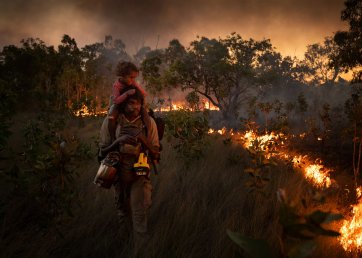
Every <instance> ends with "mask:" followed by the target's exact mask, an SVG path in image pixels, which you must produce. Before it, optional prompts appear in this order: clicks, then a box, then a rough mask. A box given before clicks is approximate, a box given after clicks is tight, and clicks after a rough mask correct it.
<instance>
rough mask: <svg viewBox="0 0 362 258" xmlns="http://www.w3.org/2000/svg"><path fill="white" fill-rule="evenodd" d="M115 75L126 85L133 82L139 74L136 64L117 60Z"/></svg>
mask: <svg viewBox="0 0 362 258" xmlns="http://www.w3.org/2000/svg"><path fill="white" fill-rule="evenodd" d="M116 74H117V76H119V77H120V81H121V82H122V83H124V84H125V85H126V86H130V85H132V84H135V80H136V78H137V76H138V74H139V70H138V68H137V66H135V65H134V64H133V63H131V62H119V63H118V65H117V73H116Z"/></svg>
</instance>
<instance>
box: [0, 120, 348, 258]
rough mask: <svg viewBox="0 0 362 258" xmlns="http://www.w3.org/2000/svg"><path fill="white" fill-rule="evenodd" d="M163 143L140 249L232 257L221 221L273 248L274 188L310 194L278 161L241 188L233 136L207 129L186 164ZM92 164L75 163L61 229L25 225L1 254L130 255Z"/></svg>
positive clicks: (324, 249) (242, 162) (334, 249)
mask: <svg viewBox="0 0 362 258" xmlns="http://www.w3.org/2000/svg"><path fill="white" fill-rule="evenodd" d="M99 124H100V121H99V120H94V121H93V122H89V121H87V123H86V126H85V127H83V128H81V129H79V132H78V133H79V135H82V138H84V139H90V137H92V136H94V135H96V134H97V132H98V128H99V126H98V125H99ZM163 145H164V150H163V152H162V160H161V165H160V168H159V172H160V173H159V175H158V176H154V177H153V179H152V181H153V185H154V193H153V206H152V209H151V213H150V239H149V241H148V242H147V244H146V246H145V247H144V249H143V252H142V254H141V257H193V258H194V257H235V256H236V253H237V252H239V251H241V250H240V249H239V248H238V247H237V246H236V245H235V244H234V243H233V242H232V241H231V240H230V239H229V238H228V237H227V235H226V229H231V230H233V231H238V232H241V233H243V234H245V235H247V236H251V237H255V238H264V239H267V240H268V242H269V244H270V246H271V247H273V249H274V250H275V252H276V253H277V254H280V250H281V244H280V235H281V228H280V226H279V224H278V202H277V198H276V191H277V189H278V188H284V189H285V190H286V192H287V193H289V195H290V197H291V199H297V200H300V198H301V197H302V196H303V197H306V198H307V199H308V198H311V197H309V196H310V195H311V194H310V191H311V188H310V186H309V185H308V184H307V183H306V182H305V181H304V180H303V178H302V176H301V175H300V174H298V173H296V172H293V171H292V170H291V169H289V168H288V167H287V166H285V165H282V164H281V166H278V167H277V168H273V171H271V173H272V181H271V183H270V185H269V186H268V189H266V193H267V197H264V196H262V195H260V194H255V193H248V189H247V188H246V187H245V180H246V179H247V177H248V175H246V174H245V173H243V170H244V169H245V168H246V167H248V166H250V164H249V162H250V161H249V158H248V154H247V153H246V152H245V151H243V150H242V148H241V147H240V146H239V144H238V143H233V144H231V145H225V144H223V142H222V140H221V137H220V136H212V137H210V143H209V145H208V146H206V152H205V156H204V158H202V159H200V160H198V161H195V162H193V165H192V166H191V167H190V168H188V169H186V168H185V166H184V164H183V162H182V160H181V159H179V158H177V155H176V153H175V151H174V150H173V148H172V146H171V145H170V144H169V143H167V142H164V143H163ZM236 155H240V159H239V160H237V162H234V163H230V160H229V158H230V157H235V156H236ZM97 167H98V164H97V162H96V161H95V160H93V161H89V162H87V163H86V164H84V166H83V167H82V169H81V176H80V178H79V181H78V184H77V186H78V187H79V189H78V190H79V198H80V200H81V202H80V206H79V207H75V210H74V215H75V216H74V218H73V219H71V220H69V222H68V223H66V224H65V225H64V226H62V227H61V228H60V231H61V233H62V235H63V237H61V236H60V235H59V234H58V233H57V232H56V230H55V229H50V230H49V232H48V233H46V234H41V233H40V232H36V231H34V230H33V229H32V228H31V227H27V228H26V230H23V231H20V232H19V233H16V232H11V234H9V235H8V236H7V237H6V238H5V240H6V241H3V243H2V246H1V250H2V251H1V256H2V257H132V256H133V254H132V245H131V243H130V241H126V242H121V240H120V239H121V232H119V230H118V222H117V216H116V210H115V208H114V205H113V191H112V190H109V191H108V190H102V189H99V188H97V187H96V186H95V185H93V183H92V180H93V177H94V175H95V172H96V170H97ZM331 207H332V206H330V207H328V205H327V206H326V207H324V208H326V209H330V208H331ZM314 208H315V207H314ZM29 223H31V221H29ZM318 241H319V248H318V250H317V251H316V254H315V257H326V256H329V257H342V256H343V255H345V254H344V253H343V252H342V250H341V248H340V247H339V245H338V244H337V243H336V240H335V239H334V240H332V241H330V240H328V241H327V240H325V239H320V240H318ZM344 257H346V256H344Z"/></svg>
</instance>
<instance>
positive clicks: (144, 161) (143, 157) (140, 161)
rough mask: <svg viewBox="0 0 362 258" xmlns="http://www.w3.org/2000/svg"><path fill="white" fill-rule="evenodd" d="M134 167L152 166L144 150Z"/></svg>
mask: <svg viewBox="0 0 362 258" xmlns="http://www.w3.org/2000/svg"><path fill="white" fill-rule="evenodd" d="M134 167H147V168H150V165H149V164H148V163H147V156H146V155H145V154H144V153H143V152H141V154H140V156H139V157H138V162H137V163H136V164H134Z"/></svg>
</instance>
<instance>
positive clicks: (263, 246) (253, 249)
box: [226, 229, 275, 258]
mask: <svg viewBox="0 0 362 258" xmlns="http://www.w3.org/2000/svg"><path fill="white" fill-rule="evenodd" d="M226 232H227V234H228V236H229V237H230V239H231V240H232V241H234V242H235V243H236V244H237V245H238V246H240V247H241V248H242V249H243V250H244V251H245V252H247V253H248V254H249V255H250V256H251V257H254V258H265V257H270V258H272V257H275V256H274V254H273V252H272V251H271V249H270V247H269V246H268V244H267V242H266V241H265V240H262V239H253V238H249V237H246V236H243V235H242V234H240V233H236V232H232V231H230V230H229V229H227V230H226Z"/></svg>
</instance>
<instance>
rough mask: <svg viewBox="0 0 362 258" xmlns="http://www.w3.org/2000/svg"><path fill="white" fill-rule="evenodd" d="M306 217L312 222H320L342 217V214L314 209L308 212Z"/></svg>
mask: <svg viewBox="0 0 362 258" xmlns="http://www.w3.org/2000/svg"><path fill="white" fill-rule="evenodd" d="M307 218H308V219H309V220H310V221H311V222H313V223H316V224H322V223H329V222H332V221H335V220H340V219H342V218H343V216H342V215H341V214H336V213H330V212H324V211H321V210H316V211H314V212H313V213H312V214H309V215H308V217H307Z"/></svg>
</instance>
